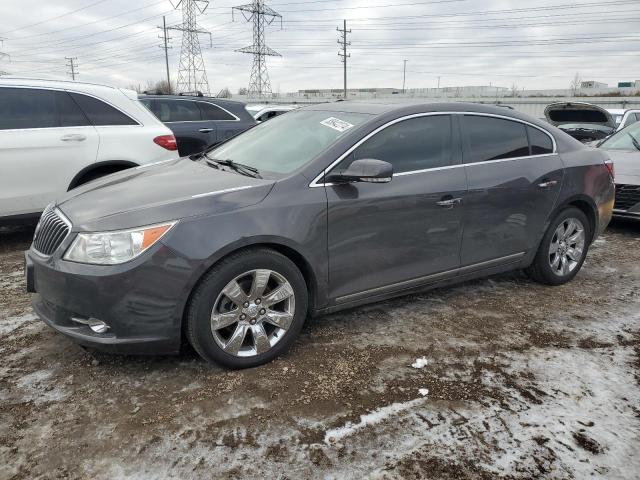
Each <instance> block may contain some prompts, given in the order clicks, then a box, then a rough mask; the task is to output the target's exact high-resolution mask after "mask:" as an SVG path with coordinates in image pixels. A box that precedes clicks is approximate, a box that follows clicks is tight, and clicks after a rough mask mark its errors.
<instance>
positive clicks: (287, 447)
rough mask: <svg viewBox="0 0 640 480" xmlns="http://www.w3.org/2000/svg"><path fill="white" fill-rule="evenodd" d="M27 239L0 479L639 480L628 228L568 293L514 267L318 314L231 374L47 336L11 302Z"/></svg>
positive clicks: (1, 337) (634, 281)
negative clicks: (262, 360)
mask: <svg viewBox="0 0 640 480" xmlns="http://www.w3.org/2000/svg"><path fill="white" fill-rule="evenodd" d="M31 233H32V232H31V231H30V230H29V229H24V228H23V229H6V228H5V229H4V230H1V231H0V356H1V358H2V361H1V363H0V465H1V467H0V478H1V479H9V478H11V479H13V478H34V477H46V478H180V479H189V478H216V479H222V478H243V479H244V478H256V479H262V478H274V479H275V478H281V479H285V478H288V479H307V478H363V477H365V478H385V479H386V478H389V479H393V478H435V479H440V478H442V479H464V478H470V479H471V478H473V479H477V478H481V479H482V478H531V477H543V478H563V479H566V478H585V477H587V476H595V477H596V478H597V477H600V478H608V479H612V478H637V477H638V475H639V474H640V473H639V472H640V455H638V452H639V451H640V388H639V386H640V385H639V384H640V225H639V224H633V223H622V222H616V223H615V224H614V225H612V226H611V227H610V228H609V230H608V231H607V232H606V233H605V235H604V236H602V237H601V238H600V239H599V240H597V242H596V243H595V244H594V245H593V247H592V250H591V252H590V254H589V256H588V258H587V262H586V264H585V266H584V268H583V270H582V272H581V273H580V274H579V275H578V277H577V278H576V279H575V280H574V281H573V282H572V283H570V284H568V285H565V286H562V287H555V288H552V287H545V286H541V285H537V284H534V283H532V282H530V281H529V280H527V279H526V278H525V277H524V276H523V275H522V274H520V273H513V274H507V275H501V276H497V277H492V278H490V279H485V280H481V281H475V282H471V283H467V284H464V285H461V286H458V287H454V288H448V289H441V290H435V291H431V292H427V293H424V294H421V295H414V296H408V297H403V298H399V299H396V300H392V301H388V302H384V303H378V304H375V305H371V306H368V307H365V308H358V309H354V310H350V311H347V312H343V313H339V314H334V315H331V316H327V317H323V318H320V319H317V320H313V321H310V322H308V323H307V325H306V327H305V329H304V332H303V335H302V336H301V338H300V339H299V341H297V342H296V344H295V346H294V348H293V349H292V351H291V352H290V353H289V354H288V355H286V356H285V357H284V358H281V359H279V360H277V361H275V362H273V363H271V364H269V365H267V366H264V367H260V368H255V369H250V370H244V371H225V370H223V369H221V368H219V367H216V366H211V365H207V364H205V363H204V362H202V361H200V360H199V359H198V358H197V357H196V356H195V355H194V354H193V353H191V352H185V353H183V354H182V355H181V356H179V357H162V358H161V357H118V356H109V355H105V354H98V353H92V352H90V351H86V350H83V349H82V348H80V347H79V346H77V345H75V344H74V343H72V342H71V341H69V340H67V339H66V338H63V337H62V336H60V335H57V334H55V333H53V332H52V331H51V330H50V329H48V328H47V327H45V326H44V324H42V323H41V322H40V321H38V320H37V319H36V318H35V317H34V315H33V313H32V311H31V308H30V306H29V302H30V299H29V296H28V295H27V294H26V293H24V287H23V277H22V250H23V249H26V248H28V245H29V242H30V238H31ZM423 357H424V359H425V360H426V362H425V361H418V362H416V359H422V358H423ZM425 363H426V365H424V364H425ZM412 364H414V365H415V367H421V368H414V367H412V366H411V365H412Z"/></svg>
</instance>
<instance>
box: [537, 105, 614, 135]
mask: <svg viewBox="0 0 640 480" xmlns="http://www.w3.org/2000/svg"><path fill="white" fill-rule="evenodd" d="M544 116H545V118H546V119H547V122H549V123H550V124H551V125H554V126H556V127H558V126H560V125H564V124H576V123H579V124H591V125H602V126H606V127H609V128H612V129H613V128H615V127H616V123H615V121H614V120H613V117H612V116H611V114H610V113H609V112H608V111H607V110H605V109H604V108H602V107H599V106H598V105H593V104H591V103H581V102H559V103H552V104H551V105H548V106H547V108H545V109H544Z"/></svg>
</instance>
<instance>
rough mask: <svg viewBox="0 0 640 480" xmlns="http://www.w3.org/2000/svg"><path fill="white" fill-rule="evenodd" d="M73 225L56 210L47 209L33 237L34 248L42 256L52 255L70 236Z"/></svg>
mask: <svg viewBox="0 0 640 480" xmlns="http://www.w3.org/2000/svg"><path fill="white" fill-rule="evenodd" d="M70 229H71V225H70V224H69V222H68V220H66V219H65V218H64V217H62V215H61V214H59V213H58V211H57V210H56V209H55V208H52V207H47V209H46V210H45V211H44V212H43V213H42V216H41V217H40V222H38V226H37V227H36V233H35V235H34V237H33V248H34V249H35V250H36V251H37V252H39V253H41V254H42V255H47V256H48V255H51V254H52V253H53V252H55V251H56V250H57V249H58V247H59V246H60V244H61V243H62V242H63V240H64V239H65V238H66V236H67V235H69V230H70Z"/></svg>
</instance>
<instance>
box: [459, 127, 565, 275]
mask: <svg viewBox="0 0 640 480" xmlns="http://www.w3.org/2000/svg"><path fill="white" fill-rule="evenodd" d="M460 120H461V126H462V134H463V147H464V162H465V170H466V174H467V181H468V186H469V190H468V193H467V196H466V197H465V208H464V233H463V236H462V251H461V256H462V266H473V265H476V264H479V263H483V262H490V263H491V262H494V263H496V264H500V263H510V262H513V261H517V260H518V259H519V258H520V257H521V256H523V255H524V253H525V252H528V251H529V250H531V249H532V248H536V246H537V243H538V241H539V240H540V238H541V236H542V234H543V230H544V227H545V223H546V221H547V219H548V217H549V215H550V213H551V211H552V210H553V207H554V205H555V203H556V200H557V198H558V194H559V192H560V187H561V182H562V178H563V164H562V160H561V159H560V157H559V156H558V155H557V154H555V153H554V144H553V140H552V138H551V137H550V136H549V135H548V134H547V133H545V132H544V131H543V130H541V129H538V128H536V127H533V126H531V125H527V124H525V123H522V122H518V121H515V120H509V119H506V118H499V117H495V116H481V115H461V116H460ZM483 266H488V265H483Z"/></svg>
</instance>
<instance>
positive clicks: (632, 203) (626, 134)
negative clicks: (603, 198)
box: [599, 122, 640, 220]
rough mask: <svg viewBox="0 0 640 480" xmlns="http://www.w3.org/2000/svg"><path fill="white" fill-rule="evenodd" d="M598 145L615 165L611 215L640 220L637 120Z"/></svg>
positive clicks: (639, 146)
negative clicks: (614, 186) (613, 199)
mask: <svg viewBox="0 0 640 480" xmlns="http://www.w3.org/2000/svg"><path fill="white" fill-rule="evenodd" d="M599 148H600V149H602V150H605V151H606V152H607V154H608V155H609V156H610V157H611V159H612V160H613V164H614V168H615V182H616V200H615V204H614V207H613V214H614V215H616V216H619V217H628V218H635V219H638V220H640V122H637V123H634V124H632V125H629V126H628V127H626V128H624V129H622V130H620V131H619V132H617V133H615V134H614V135H612V136H611V137H609V138H607V139H606V140H605V141H604V142H602V144H601V145H600V147H599Z"/></svg>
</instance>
